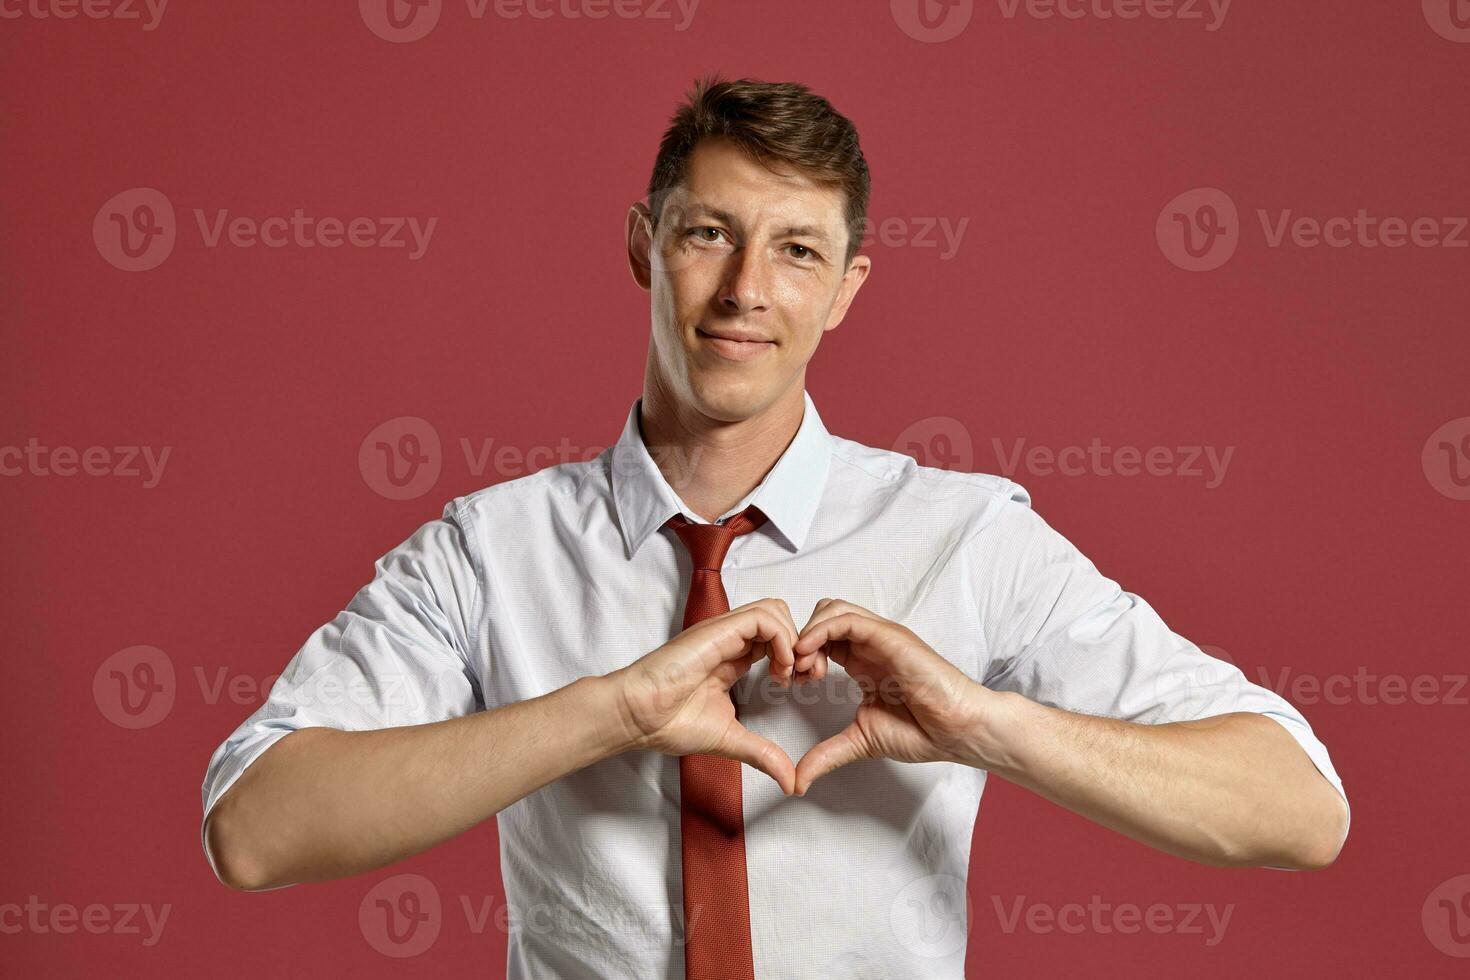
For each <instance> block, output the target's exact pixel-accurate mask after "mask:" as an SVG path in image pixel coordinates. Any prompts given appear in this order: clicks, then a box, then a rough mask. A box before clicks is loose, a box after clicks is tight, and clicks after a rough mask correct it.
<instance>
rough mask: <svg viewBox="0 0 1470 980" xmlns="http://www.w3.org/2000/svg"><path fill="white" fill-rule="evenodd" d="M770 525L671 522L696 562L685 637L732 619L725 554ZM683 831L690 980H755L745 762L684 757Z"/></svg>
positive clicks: (751, 516) (738, 520)
mask: <svg viewBox="0 0 1470 980" xmlns="http://www.w3.org/2000/svg"><path fill="white" fill-rule="evenodd" d="M765 521H766V515H764V514H762V513H761V512H760V511H759V510H757V509H756V508H755V506H754V505H752V506H750V507H747V508H745V509H744V510H743V511H741V512H740V513H738V514H736V515H735V516H734V517H732V518H730V519H729V520H728V521H726V522H725V523H724V524H695V523H693V522H692V521H689V520H686V519H685V518H684V517H683V516H682V515H675V516H674V517H671V518H670V519H669V521H668V523H667V525H666V526H667V527H671V528H673V529H674V533H675V534H677V535H678V536H679V540H680V541H683V542H684V547H686V548H688V549H689V556H690V558H692V559H693V562H694V573H693V575H692V576H691V577H690V581H689V598H688V600H687V601H686V602H685V603H684V628H685V629H688V628H689V627H691V626H693V625H694V624H695V623H697V622H699V621H700V620H702V619H708V618H709V617H711V616H718V615H720V614H721V613H727V612H729V611H730V600H729V598H728V597H727V596H726V595H725V586H724V583H722V582H721V581H720V566H722V565H723V564H724V563H725V553H726V552H727V551H729V550H730V542H732V541H734V540H735V537H736V536H737V535H741V534H749V533H750V532H751V531H754V530H755V529H756V528H758V527H760V526H761V525H762V524H764V523H765ZM732 691H733V688H732ZM731 700H732V701H733V700H734V698H733V696H732V698H731ZM736 715H737V717H738V715H739V704H738V702H737V704H736ZM679 829H680V838H681V841H682V844H683V852H684V975H685V977H686V978H687V980H755V957H754V954H753V953H752V951H751V944H750V890H749V886H748V883H747V881H746V877H745V814H744V812H743V810H742V807H741V798H740V763H739V762H738V761H736V760H735V759H727V758H725V757H724V756H718V755H682V756H680V757H679Z"/></svg>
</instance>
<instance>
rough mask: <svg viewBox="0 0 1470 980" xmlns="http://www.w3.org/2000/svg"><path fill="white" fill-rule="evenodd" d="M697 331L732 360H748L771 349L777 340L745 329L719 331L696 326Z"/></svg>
mask: <svg viewBox="0 0 1470 980" xmlns="http://www.w3.org/2000/svg"><path fill="white" fill-rule="evenodd" d="M695 333H697V334H699V336H700V337H702V338H703V339H704V341H705V343H706V344H708V345H709V347H710V348H711V349H712V350H713V351H714V352H715V353H717V354H719V355H720V356H721V357H723V358H725V359H727V360H731V361H748V360H751V359H752V358H755V357H760V356H761V355H762V354H764V353H766V352H767V351H769V350H771V349H772V348H774V347H775V346H776V342H775V341H773V340H769V339H767V338H765V337H763V336H761V335H760V334H757V333H752V332H748V331H743V330H721V331H719V332H718V333H710V332H709V331H706V330H702V329H699V328H698V327H696V328H695Z"/></svg>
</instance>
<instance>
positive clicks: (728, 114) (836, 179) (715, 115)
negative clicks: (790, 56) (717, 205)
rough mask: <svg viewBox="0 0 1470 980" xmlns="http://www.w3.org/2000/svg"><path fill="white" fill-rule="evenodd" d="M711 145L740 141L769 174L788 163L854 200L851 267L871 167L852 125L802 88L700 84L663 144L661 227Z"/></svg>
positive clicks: (657, 165)
mask: <svg viewBox="0 0 1470 980" xmlns="http://www.w3.org/2000/svg"><path fill="white" fill-rule="evenodd" d="M705 137H724V138H726V139H729V140H732V141H733V142H734V143H735V144H736V145H737V146H739V147H740V148H741V149H742V150H744V151H745V152H746V153H748V154H750V155H751V156H752V157H754V158H755V159H757V160H759V161H760V162H761V163H762V164H764V165H765V166H766V167H767V168H770V167H771V164H772V163H785V164H788V165H790V166H792V167H795V168H797V169H798V170H800V171H803V172H804V173H805V174H806V175H807V176H809V177H811V178H812V179H813V180H815V181H818V182H819V183H825V184H830V185H836V186H837V187H839V188H841V190H842V191H843V192H844V195H845V196H846V198H847V213H846V215H845V218H846V223H847V256H846V258H845V259H844V261H843V268H844V269H845V268H846V267H847V265H848V263H850V262H851V261H852V257H853V256H854V255H856V254H857V250H858V246H859V245H860V244H861V242H862V237H863V236H862V231H863V226H864V224H865V223H866V218H867V213H868V162H867V161H866V160H865V159H863V151H862V147H861V146H859V145H858V133H857V128H856V127H854V126H853V124H852V122H851V120H849V119H848V118H847V117H846V116H844V115H842V114H841V113H839V112H838V111H837V110H836V109H834V108H832V104H831V103H830V102H828V101H827V100H826V99H824V98H822V97H821V96H820V95H817V94H815V93H814V92H812V91H811V90H810V89H808V88H807V87H806V86H805V85H799V84H797V83H795V82H761V81H756V80H755V79H753V78H741V79H739V80H737V81H733V82H732V81H727V80H724V79H721V78H719V77H718V76H715V75H711V76H708V77H705V78H702V79H699V80H698V81H697V82H695V85H694V88H693V90H691V91H690V92H689V93H688V95H687V96H686V98H685V101H684V102H683V103H682V104H681V105H680V106H679V108H678V111H676V112H675V113H674V117H673V119H672V121H671V122H670V125H669V128H668V131H667V132H665V133H664V136H663V140H662V141H661V142H660V143H659V148H658V159H657V160H655V161H654V165H653V176H652V177H651V178H649V181H648V207H649V210H651V211H652V212H653V220H654V224H655V225H657V223H658V219H659V216H660V215H661V214H662V211H663V205H664V202H665V200H667V198H668V195H669V192H670V191H671V190H672V189H674V188H675V187H678V186H679V185H680V183H681V182H682V181H683V180H684V178H685V176H686V171H687V169H688V165H689V155H690V154H691V153H692V152H693V151H694V147H695V144H697V143H698V142H699V141H700V140H701V139H703V138H705Z"/></svg>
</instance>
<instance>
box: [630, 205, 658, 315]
mask: <svg viewBox="0 0 1470 980" xmlns="http://www.w3.org/2000/svg"><path fill="white" fill-rule="evenodd" d="M625 231H626V233H627V239H628V270H629V271H630V272H632V273H633V281H634V282H636V283H637V284H638V287H639V288H640V289H642V290H643V291H644V292H648V290H649V289H650V288H652V285H653V273H652V268H653V266H652V263H651V262H650V261H649V253H650V252H651V251H652V249H653V212H652V211H650V210H648V205H646V204H644V203H643V202H642V201H635V202H634V203H633V206H632V207H630V208H629V209H628V223H627V228H626V229H625Z"/></svg>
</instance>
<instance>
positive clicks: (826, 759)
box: [796, 720, 869, 796]
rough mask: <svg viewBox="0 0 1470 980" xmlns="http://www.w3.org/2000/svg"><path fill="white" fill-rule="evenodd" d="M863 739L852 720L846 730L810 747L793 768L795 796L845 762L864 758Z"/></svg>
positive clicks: (864, 746)
mask: <svg viewBox="0 0 1470 980" xmlns="http://www.w3.org/2000/svg"><path fill="white" fill-rule="evenodd" d="M868 754H869V753H868V749H867V739H866V738H864V737H863V730H862V729H861V728H859V727H858V723H857V722H856V721H855V720H854V721H852V722H850V723H849V724H848V726H847V727H846V728H844V729H843V730H842V731H840V732H838V733H837V734H836V735H833V736H832V737H831V738H827V739H823V740H822V741H820V742H818V743H817V744H816V745H814V746H812V747H811V749H810V751H808V752H807V754H806V755H804V756H802V757H801V762H799V763H797V766H796V795H797V796H805V795H806V791H807V790H808V789H810V788H811V785H812V783H814V782H816V781H817V780H818V779H821V778H822V777H823V776H825V775H827V773H829V772H832V771H833V770H834V769H841V768H842V767H843V766H845V765H847V764H848V763H849V762H856V761H857V760H859V759H865V758H867V757H868Z"/></svg>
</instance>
